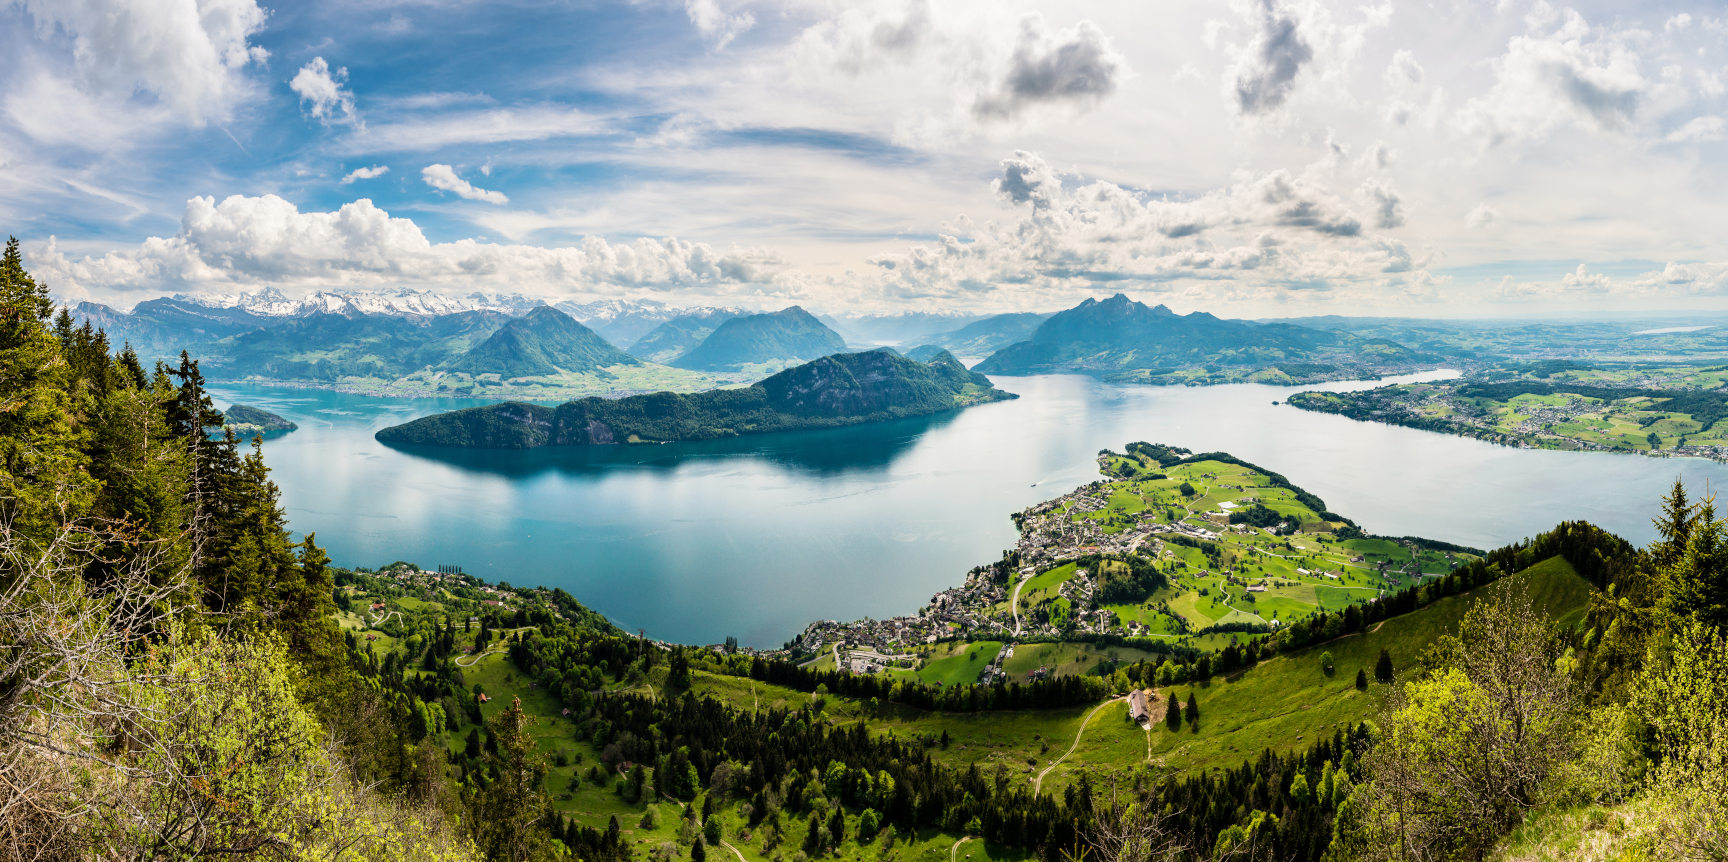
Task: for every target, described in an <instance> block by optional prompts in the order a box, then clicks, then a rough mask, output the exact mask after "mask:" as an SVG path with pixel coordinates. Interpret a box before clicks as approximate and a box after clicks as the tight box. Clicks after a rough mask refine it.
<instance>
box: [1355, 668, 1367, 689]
mask: <svg viewBox="0 0 1728 862" xmlns="http://www.w3.org/2000/svg"><path fill="white" fill-rule="evenodd" d="M1356 688H1357V689H1358V690H1360V691H1367V690H1368V672H1367V671H1365V670H1362V669H1361V668H1357V669H1356Z"/></svg>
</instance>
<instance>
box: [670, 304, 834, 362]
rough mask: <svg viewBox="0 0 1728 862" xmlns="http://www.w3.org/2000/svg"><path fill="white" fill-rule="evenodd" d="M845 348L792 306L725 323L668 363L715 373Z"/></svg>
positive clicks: (819, 322)
mask: <svg viewBox="0 0 1728 862" xmlns="http://www.w3.org/2000/svg"><path fill="white" fill-rule="evenodd" d="M845 349H846V339H844V338H841V337H840V334H839V333H837V332H835V331H834V330H832V329H829V328H828V327H826V326H824V325H822V322H821V321H819V320H817V319H816V318H814V317H812V316H811V315H810V312H808V311H805V310H804V309H802V308H799V307H798V306H796V305H794V306H791V307H789V308H785V309H781V310H780V311H775V312H770V313H767V314H749V315H745V316H743V317H734V318H732V319H731V320H728V321H725V322H724V323H721V324H720V325H719V326H718V327H716V328H715V329H714V331H713V332H712V333H710V334H709V335H708V337H707V338H704V339H702V342H701V343H700V344H697V345H696V346H695V347H692V348H690V350H688V351H686V352H685V353H684V354H683V355H682V356H679V357H678V358H677V359H675V360H673V361H672V363H671V364H672V365H674V366H676V367H678V368H689V369H695V370H703V371H718V370H726V369H735V368H739V367H741V366H744V365H751V364H755V363H760V362H805V361H809V360H811V359H815V358H816V357H819V356H826V355H828V354H830V353H835V352H837V351H841V350H845Z"/></svg>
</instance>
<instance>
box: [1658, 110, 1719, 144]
mask: <svg viewBox="0 0 1728 862" xmlns="http://www.w3.org/2000/svg"><path fill="white" fill-rule="evenodd" d="M1724 125H1725V124H1724V123H1723V121H1722V118H1721V117H1718V116H1716V115H1714V114H1711V115H1709V116H1704V117H1694V118H1693V119H1691V120H1689V121H1687V122H1686V124H1685V125H1683V126H1681V127H1680V128H1678V129H1675V130H1674V131H1672V132H1669V133H1668V136H1667V137H1665V138H1663V139H1662V140H1664V141H1666V142H1668V143H1670V144H1688V143H1698V142H1701V141H1720V140H1722V131H1723V128H1724Z"/></svg>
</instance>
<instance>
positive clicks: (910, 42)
mask: <svg viewBox="0 0 1728 862" xmlns="http://www.w3.org/2000/svg"><path fill="white" fill-rule="evenodd" d="M933 35H934V34H933V25H932V22H931V18H930V3H929V0H912V2H910V3H908V4H906V6H905V8H903V9H890V8H884V7H872V6H850V7H848V8H846V9H844V10H842V11H841V12H840V14H838V15H837V16H835V17H833V18H831V19H827V20H823V21H819V22H817V23H815V24H813V25H811V26H810V27H808V28H806V29H805V30H804V32H803V33H801V34H799V36H798V39H797V40H796V41H795V43H794V44H793V47H792V54H793V56H794V58H795V59H796V61H797V64H798V65H799V66H801V67H803V68H833V69H838V70H840V71H841V72H844V73H846V74H848V75H857V74H859V73H861V72H864V71H867V70H871V69H875V68H878V67H880V66H882V65H884V64H886V63H889V62H893V61H895V60H900V59H904V58H907V57H910V56H911V55H912V54H914V53H915V52H916V51H917V50H918V48H919V46H921V45H924V44H927V43H929V42H930V41H931V39H932V37H933Z"/></svg>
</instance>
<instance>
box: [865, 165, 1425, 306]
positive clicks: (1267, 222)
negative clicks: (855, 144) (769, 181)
mask: <svg viewBox="0 0 1728 862" xmlns="http://www.w3.org/2000/svg"><path fill="white" fill-rule="evenodd" d="M1326 172H1327V169H1326V168H1325V167H1323V166H1320V165H1318V164H1317V165H1316V166H1315V167H1314V168H1311V169H1305V170H1303V171H1300V172H1291V171H1287V170H1272V171H1268V172H1265V173H1248V172H1242V173H1239V174H1238V175H1237V176H1236V177H1235V178H1234V180H1233V181H1232V182H1231V183H1230V184H1229V185H1228V186H1225V187H1221V188H1218V189H1214V190H1211V191H1208V192H1206V193H1204V194H1201V195H1198V196H1195V197H1192V198H1188V199H1184V200H1170V199H1167V198H1164V197H1155V196H1149V195H1146V194H1143V193H1137V192H1134V191H1131V190H1129V189H1125V188H1123V187H1121V186H1119V185H1116V184H1114V183H1110V182H1105V181H1098V180H1092V181H1086V180H1082V179H1081V178H1078V177H1068V176H1064V175H1063V174H1061V173H1060V172H1058V171H1056V170H1055V169H1053V168H1052V167H1051V166H1050V165H1049V164H1048V163H1047V162H1045V161H1044V159H1042V158H1041V157H1039V156H1037V155H1035V154H1031V153H1026V152H1020V153H1017V154H1016V155H1015V156H1014V157H1013V158H1010V159H1006V160H1004V161H1003V162H1002V173H1001V175H1000V176H999V177H998V178H997V179H996V180H995V182H994V188H995V190H996V191H997V193H998V194H999V195H1000V196H1001V198H1002V199H1003V200H1004V201H1005V202H1007V203H1008V204H1010V205H1012V206H1015V207H1016V208H1017V210H1018V211H1017V214H1016V218H1015V219H1014V220H1012V221H1010V222H1007V223H995V222H991V223H986V224H984V225H982V226H971V227H970V228H969V229H968V230H964V231H955V232H953V233H948V234H944V235H943V236H942V237H941V238H940V239H939V240H938V241H937V242H935V243H932V244H926V245H919V246H914V247H912V248H910V249H907V250H906V251H903V252H900V253H896V254H888V255H880V256H878V257H877V258H875V259H874V261H873V262H874V263H875V264H876V266H877V267H878V270H879V272H878V273H877V278H876V285H875V288H874V289H875V290H876V291H879V292H880V294H881V295H882V296H885V297H893V298H899V299H902V300H904V299H908V298H915V297H924V298H936V299H942V300H944V301H951V302H956V303H961V304H967V303H974V302H977V301H979V300H981V299H983V300H987V301H991V302H996V303H1001V302H1003V301H1010V302H1012V303H1014V304H1016V305H1018V306H1019V307H1023V308H1024V307H1036V306H1039V305H1048V304H1051V303H1060V302H1065V301H1072V300H1071V298H1072V297H1074V296H1075V295H1077V294H1084V293H1087V292H1091V291H1095V290H1097V289H1100V288H1101V286H1109V289H1112V290H1114V289H1116V286H1119V285H1120V286H1123V287H1124V288H1125V289H1126V288H1134V289H1137V290H1153V291H1175V290H1182V289H1191V290H1196V291H1200V292H1213V293H1215V294H1216V295H1219V296H1221V297H1222V296H1228V297H1230V298H1232V299H1238V300H1250V301H1265V300H1271V301H1279V298H1281V297H1284V296H1288V295H1290V294H1292V293H1293V292H1313V293H1321V294H1326V293H1331V292H1337V293H1345V294H1347V293H1351V292H1356V291H1361V290H1364V289H1369V288H1371V289H1373V290H1377V291H1380V292H1386V291H1417V292H1419V291H1422V290H1426V289H1427V285H1428V284H1430V282H1431V276H1430V275H1429V274H1428V273H1427V272H1426V271H1425V266H1426V263H1427V261H1426V256H1425V255H1418V254H1414V253H1412V251H1411V250H1410V249H1409V248H1408V247H1407V246H1406V245H1405V244H1404V243H1402V242H1399V241H1397V240H1394V239H1390V238H1388V237H1384V236H1379V235H1376V234H1374V233H1373V232H1372V231H1371V230H1370V229H1368V228H1366V227H1364V225H1363V223H1362V221H1361V219H1360V218H1359V217H1358V216H1356V215H1355V214H1354V213H1353V212H1352V211H1351V210H1350V208H1349V206H1348V204H1347V203H1346V202H1345V201H1344V200H1343V199H1342V198H1341V197H1340V196H1339V195H1337V194H1335V193H1334V192H1333V191H1331V189H1330V188H1328V186H1327V184H1326V182H1325V174H1326ZM1385 191H1386V193H1387V194H1390V191H1389V189H1388V190H1385ZM1376 205H1377V206H1379V204H1378V203H1377V204H1376ZM1393 211H1394V212H1395V213H1396V211H1397V210H1396V207H1393Z"/></svg>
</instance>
